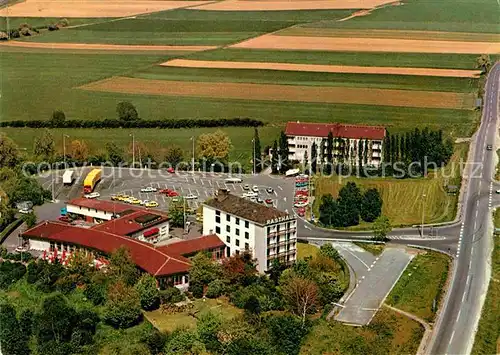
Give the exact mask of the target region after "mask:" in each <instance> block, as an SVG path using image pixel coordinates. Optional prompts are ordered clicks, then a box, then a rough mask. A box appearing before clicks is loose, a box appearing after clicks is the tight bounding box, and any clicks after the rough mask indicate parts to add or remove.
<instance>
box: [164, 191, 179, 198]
mask: <svg viewBox="0 0 500 355" xmlns="http://www.w3.org/2000/svg"><path fill="white" fill-rule="evenodd" d="M167 195H168V197H175V196H179V193H178V192H177V191H174V190H170V191H169V192H168V194H167Z"/></svg>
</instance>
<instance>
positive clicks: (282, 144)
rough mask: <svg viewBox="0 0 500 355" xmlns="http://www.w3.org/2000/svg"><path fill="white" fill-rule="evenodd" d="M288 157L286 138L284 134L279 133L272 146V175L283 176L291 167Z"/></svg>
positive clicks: (282, 132)
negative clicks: (279, 174)
mask: <svg viewBox="0 0 500 355" xmlns="http://www.w3.org/2000/svg"><path fill="white" fill-rule="evenodd" d="M289 155H290V150H289V148H288V138H287V137H286V134H285V132H284V131H281V132H280V135H279V137H278V139H277V140H275V141H274V142H273V146H272V156H271V170H272V172H273V174H278V173H281V174H284V173H285V172H286V171H287V170H288V169H290V168H291V167H292V161H291V160H290V159H289Z"/></svg>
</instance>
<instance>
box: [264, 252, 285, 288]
mask: <svg viewBox="0 0 500 355" xmlns="http://www.w3.org/2000/svg"><path fill="white" fill-rule="evenodd" d="M285 269H286V265H284V264H282V263H281V262H280V260H279V259H278V258H275V259H273V261H272V263H271V268H270V269H269V270H268V271H267V274H268V275H269V279H270V280H271V281H273V282H274V285H275V286H276V285H278V282H279V279H280V277H281V274H282V273H283V271H285Z"/></svg>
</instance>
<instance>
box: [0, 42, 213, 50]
mask: <svg viewBox="0 0 500 355" xmlns="http://www.w3.org/2000/svg"><path fill="white" fill-rule="evenodd" d="M2 47H18V48H42V49H78V50H99V51H138V52H142V51H147V52H151V51H156V52H168V51H181V52H197V51H205V50H208V49H215V48H217V47H215V46H161V45H160V46H149V45H128V44H97V43H94V44H91V43H44V42H20V41H8V42H3V43H1V44H0V49H1V48H2Z"/></svg>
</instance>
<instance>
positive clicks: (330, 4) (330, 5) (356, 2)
mask: <svg viewBox="0 0 500 355" xmlns="http://www.w3.org/2000/svg"><path fill="white" fill-rule="evenodd" d="M391 2H394V0H335V1H330V0H311V1H303V0H292V1H290V0H288V1H287V0H282V1H276V0H268V1H239V0H226V1H219V2H213V3H210V4H206V5H199V6H195V7H191V8H190V9H194V10H210V11H285V10H328V9H332V10H333V9H372V8H374V7H377V6H380V5H384V4H387V3H391Z"/></svg>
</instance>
